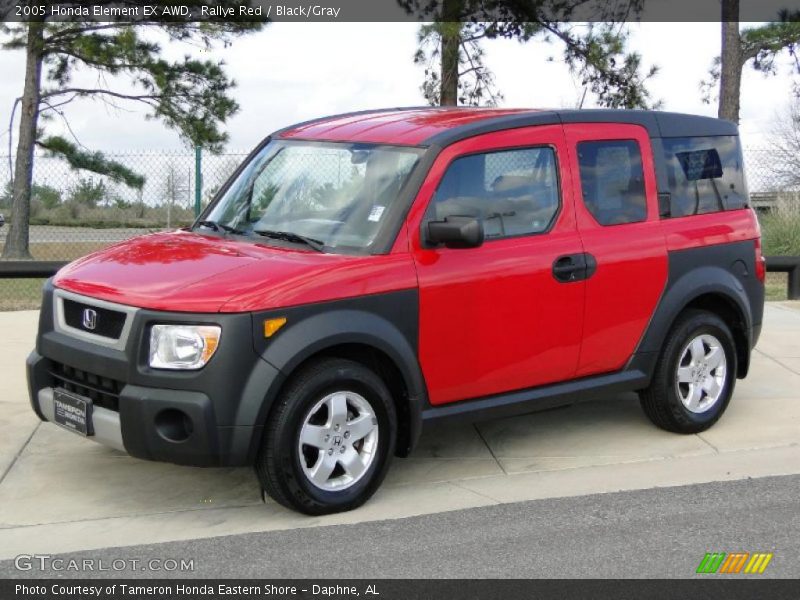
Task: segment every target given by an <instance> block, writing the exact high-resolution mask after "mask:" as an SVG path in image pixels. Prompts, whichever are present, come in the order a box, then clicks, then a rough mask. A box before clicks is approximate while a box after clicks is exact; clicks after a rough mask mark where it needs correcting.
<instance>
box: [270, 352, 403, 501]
mask: <svg viewBox="0 0 800 600" xmlns="http://www.w3.org/2000/svg"><path fill="white" fill-rule="evenodd" d="M396 430H397V417H396V412H395V408H394V403H393V402H392V398H391V394H390V393H389V390H388V389H387V387H386V385H385V384H384V382H383V380H382V379H381V378H380V377H378V376H377V375H376V374H375V373H374V372H372V371H371V370H370V369H368V368H366V367H365V366H363V365H362V364H360V363H357V362H354V361H350V360H344V359H335V358H330V359H323V360H321V361H319V362H317V363H314V364H312V365H310V366H308V367H306V368H304V369H303V370H302V371H301V372H300V373H298V374H297V375H296V376H295V377H293V378H292V380H291V382H290V383H289V384H288V386H287V388H286V391H285V392H284V393H283V394H282V397H281V399H280V401H279V402H278V404H277V405H276V406H275V408H274V409H273V411H272V414H271V415H270V418H269V421H268V423H267V426H266V430H265V434H264V439H263V441H262V446H261V450H260V452H259V456H258V459H257V462H256V473H257V475H258V478H259V481H260V482H261V485H262V487H263V489H264V490H265V491H266V492H267V493H268V494H269V495H270V496H271V497H272V498H274V499H275V500H276V501H277V502H279V503H280V504H283V505H284V506H287V507H289V508H293V509H295V510H299V511H300V512H304V513H306V514H312V515H321V514H328V513H334V512H341V511H346V510H351V509H353V508H356V507H358V506H360V505H362V504H363V503H364V502H366V501H367V500H368V499H369V498H370V496H372V494H374V493H375V491H376V490H377V489H378V486H379V485H380V483H381V481H382V480H383V478H384V476H385V474H386V471H387V469H388V466H389V463H390V460H391V457H392V455H393V454H394V446H395V439H396Z"/></svg>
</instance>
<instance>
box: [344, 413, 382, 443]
mask: <svg viewBox="0 0 800 600" xmlns="http://www.w3.org/2000/svg"><path fill="white" fill-rule="evenodd" d="M377 426H378V423H377V421H376V420H375V417H373V416H372V415H371V414H365V415H362V416H360V417H358V418H356V419H354V420H352V421H350V422H349V423H348V424H347V425H346V428H347V431H349V432H350V443H354V442H357V441H358V440H360V439H362V438H365V437H367V436H368V435H369V434H370V433H371V432H372V431H373V430H374V429H375V428H376V427H377Z"/></svg>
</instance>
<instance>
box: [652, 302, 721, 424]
mask: <svg viewBox="0 0 800 600" xmlns="http://www.w3.org/2000/svg"><path fill="white" fill-rule="evenodd" d="M735 383H736V348H735V345H734V341H733V336H732V335H731V332H730V329H729V328H728V326H727V325H726V324H725V322H724V321H722V320H721V319H720V318H719V317H717V316H716V315H714V314H712V313H709V312H706V311H700V310H689V311H687V312H686V313H684V314H683V315H682V316H681V317H680V318H679V319H678V321H677V323H675V325H674V327H673V328H672V330H671V331H670V333H669V335H668V336H667V339H666V341H665V344H664V348H663V350H662V353H661V357H660V358H659V361H658V364H657V365H656V370H655V373H654V375H653V380H652V381H651V383H650V386H649V387H648V388H647V389H645V390H643V391H642V392H641V393H640V398H641V403H642V408H643V409H644V412H645V414H646V415H647V416H648V417H649V419H650V420H651V421H652V422H653V423H654V424H656V425H657V426H659V427H661V428H662V429H666V430H667V431H674V432H677V433H697V432H699V431H704V430H706V429H708V428H709V427H711V426H712V425H713V424H714V423H715V422H716V421H717V420H718V419H719V418H720V417H721V416H722V413H723V412H725V409H726V408H727V406H728V402H729V401H730V399H731V395H732V394H733V388H734V385H735Z"/></svg>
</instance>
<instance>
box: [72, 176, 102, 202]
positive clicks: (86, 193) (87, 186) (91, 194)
mask: <svg viewBox="0 0 800 600" xmlns="http://www.w3.org/2000/svg"><path fill="white" fill-rule="evenodd" d="M108 192H109V190H108V188H106V184H105V182H104V181H103V180H102V179H99V180H98V181H97V182H95V180H94V178H92V177H89V178H84V177H82V178H81V180H80V181H79V182H78V183H77V184H76V185H75V186H73V187H72V188H71V189H70V190H69V197H68V201H69V202H70V203H71V204H77V205H80V206H85V207H86V208H96V207H97V206H99V205H100V203H101V202H103V200H106V198H107V197H108Z"/></svg>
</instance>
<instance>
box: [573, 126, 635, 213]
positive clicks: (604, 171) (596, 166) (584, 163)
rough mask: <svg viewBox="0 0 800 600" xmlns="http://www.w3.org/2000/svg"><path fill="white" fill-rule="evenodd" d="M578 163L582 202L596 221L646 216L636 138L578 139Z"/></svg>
mask: <svg viewBox="0 0 800 600" xmlns="http://www.w3.org/2000/svg"><path fill="white" fill-rule="evenodd" d="M578 164H579V166H580V173H581V191H582V193H583V202H584V204H585V205H586V208H587V209H588V210H589V212H590V213H592V216H593V217H594V218H595V220H596V221H597V222H598V223H600V225H621V224H623V223H638V222H640V221H644V220H645V219H646V218H647V200H646V197H645V193H644V170H643V169H642V153H641V152H640V150H639V144H638V143H637V142H636V141H634V140H606V141H597V142H595V141H592V142H579V143H578Z"/></svg>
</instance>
